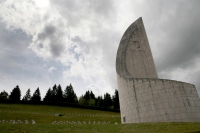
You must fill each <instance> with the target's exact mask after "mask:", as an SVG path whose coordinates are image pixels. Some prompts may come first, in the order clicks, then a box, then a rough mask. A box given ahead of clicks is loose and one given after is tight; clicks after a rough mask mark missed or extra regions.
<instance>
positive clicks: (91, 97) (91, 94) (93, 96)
mask: <svg viewBox="0 0 200 133" xmlns="http://www.w3.org/2000/svg"><path fill="white" fill-rule="evenodd" d="M90 99H95V95H94V94H93V92H92V91H90Z"/></svg>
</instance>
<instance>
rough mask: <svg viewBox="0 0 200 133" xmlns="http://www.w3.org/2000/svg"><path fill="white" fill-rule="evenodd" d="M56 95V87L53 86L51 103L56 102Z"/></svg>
mask: <svg viewBox="0 0 200 133" xmlns="http://www.w3.org/2000/svg"><path fill="white" fill-rule="evenodd" d="M56 95H57V86H56V84H55V85H54V86H53V88H52V101H56Z"/></svg>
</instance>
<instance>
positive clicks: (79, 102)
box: [78, 95, 86, 105]
mask: <svg viewBox="0 0 200 133" xmlns="http://www.w3.org/2000/svg"><path fill="white" fill-rule="evenodd" d="M85 103H86V100H85V99H84V97H83V95H82V96H80V98H79V100H78V104H80V105H85Z"/></svg>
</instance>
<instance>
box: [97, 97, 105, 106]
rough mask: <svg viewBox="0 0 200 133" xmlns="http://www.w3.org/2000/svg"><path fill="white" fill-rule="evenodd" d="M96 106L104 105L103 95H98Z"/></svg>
mask: <svg viewBox="0 0 200 133" xmlns="http://www.w3.org/2000/svg"><path fill="white" fill-rule="evenodd" d="M95 106H97V107H103V98H102V96H98V97H97V98H96V99H95Z"/></svg>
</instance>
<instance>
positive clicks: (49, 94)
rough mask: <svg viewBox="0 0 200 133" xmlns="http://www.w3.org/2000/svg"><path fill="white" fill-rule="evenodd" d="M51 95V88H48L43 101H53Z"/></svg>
mask: <svg viewBox="0 0 200 133" xmlns="http://www.w3.org/2000/svg"><path fill="white" fill-rule="evenodd" d="M52 95H53V92H52V90H51V88H49V89H48V91H47V93H46V95H45V97H44V101H48V102H49V101H53V99H52Z"/></svg>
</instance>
